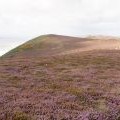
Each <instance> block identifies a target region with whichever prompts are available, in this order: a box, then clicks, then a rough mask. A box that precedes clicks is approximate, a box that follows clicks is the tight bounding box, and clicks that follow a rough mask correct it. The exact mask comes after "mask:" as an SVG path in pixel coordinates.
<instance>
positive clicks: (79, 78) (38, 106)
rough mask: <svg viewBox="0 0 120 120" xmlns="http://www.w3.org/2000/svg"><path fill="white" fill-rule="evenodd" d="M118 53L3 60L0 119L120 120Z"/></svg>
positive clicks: (102, 52)
mask: <svg viewBox="0 0 120 120" xmlns="http://www.w3.org/2000/svg"><path fill="white" fill-rule="evenodd" d="M41 41H42V40H41ZM33 42H35V41H30V42H28V44H29V43H30V44H31V43H32V44H33ZM38 42H39V41H38ZM35 43H36V42H35ZM22 47H23V46H22ZM25 48H26V46H25ZM32 48H33V49H35V48H34V47H32ZM17 49H18V48H17ZM20 49H21V47H20ZM22 49H23V48H22ZM43 49H44V48H43ZM119 53H120V51H119V50H100V51H99V50H98V51H88V52H81V53H75V54H67V55H54V56H42V57H41V56H40V57H35V58H34V57H31V59H29V58H28V57H22V58H21V59H18V58H17V57H16V56H14V59H13V58H9V59H2V60H1V61H0V95H1V96H0V119H3V120H30V119H31V120H40V119H45V120H54V119H57V120H86V119H89V120H119V119H120V62H119V60H120V54H119Z"/></svg>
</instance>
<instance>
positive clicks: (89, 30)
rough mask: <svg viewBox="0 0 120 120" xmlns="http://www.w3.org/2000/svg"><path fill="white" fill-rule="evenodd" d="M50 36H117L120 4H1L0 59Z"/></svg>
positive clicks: (48, 0)
mask: <svg viewBox="0 0 120 120" xmlns="http://www.w3.org/2000/svg"><path fill="white" fill-rule="evenodd" d="M50 33H51V34H63V35H71V36H82V35H96V34H101V35H115V36H120V35H119V33H120V0H0V55H1V54H3V53H5V52H7V51H8V50H10V49H12V48H14V47H15V46H17V45H19V44H21V43H23V42H25V41H26V40H28V39H31V38H33V37H36V36H39V35H41V34H50Z"/></svg>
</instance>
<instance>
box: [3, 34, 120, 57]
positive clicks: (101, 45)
mask: <svg viewBox="0 0 120 120" xmlns="http://www.w3.org/2000/svg"><path fill="white" fill-rule="evenodd" d="M106 39H107V40H108V39H109V41H106ZM96 49H97V50H101V49H103V50H105V49H106V50H107V49H108V50H114V49H120V41H119V40H118V39H116V38H109V37H103V36H100V37H95V36H90V37H87V38H77V37H69V36H61V35H52V34H51V35H43V36H40V37H37V38H34V39H33V40H30V41H28V42H26V43H24V44H22V45H20V46H19V47H17V48H15V49H13V50H11V51H10V52H8V53H7V54H5V55H3V57H14V56H15V57H33V56H34V57H40V56H49V55H58V54H70V53H75V52H81V51H90V50H96Z"/></svg>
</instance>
